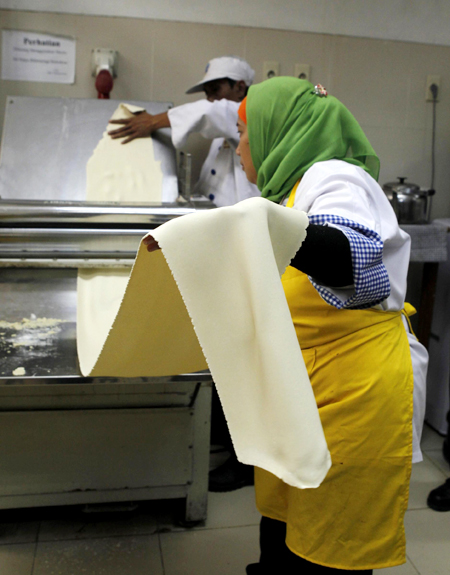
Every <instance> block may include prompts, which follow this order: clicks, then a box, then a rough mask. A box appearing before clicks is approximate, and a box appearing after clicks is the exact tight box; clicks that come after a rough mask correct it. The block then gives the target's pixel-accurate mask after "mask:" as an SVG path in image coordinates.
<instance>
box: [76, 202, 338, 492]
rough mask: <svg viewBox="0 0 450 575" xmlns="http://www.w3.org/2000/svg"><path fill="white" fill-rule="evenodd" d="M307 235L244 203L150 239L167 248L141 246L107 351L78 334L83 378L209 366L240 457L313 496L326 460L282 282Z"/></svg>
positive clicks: (194, 217) (300, 221) (271, 209)
mask: <svg viewBox="0 0 450 575" xmlns="http://www.w3.org/2000/svg"><path fill="white" fill-rule="evenodd" d="M307 225H308V218H307V216H306V214H304V213H303V212H299V211H297V210H289V209H286V208H284V207H281V206H278V205H275V204H273V203H272V202H269V201H267V200H264V199H261V198H251V199H249V200H245V201H243V202H240V203H239V204H236V205H235V206H231V207H225V208H218V209H216V210H211V211H208V212H198V213H194V214H191V215H187V216H183V217H181V218H176V219H174V220H171V221H169V222H167V223H166V224H164V225H162V226H160V227H159V228H157V229H156V230H153V231H152V233H151V235H152V236H153V237H154V238H155V239H156V240H157V241H158V242H159V245H160V247H161V248H162V250H161V251H157V252H153V253H151V254H149V253H148V252H147V251H146V249H145V246H144V245H143V244H141V246H140V248H139V252H138V256H137V258H136V261H135V264H134V267H133V270H132V273H131V276H130V280H129V283H128V286H127V289H126V291H125V295H124V298H123V300H122V303H121V305H120V309H119V311H118V314H117V316H116V318H115V320H114V322H113V323H112V327H111V330H110V331H109V335H108V337H107V338H106V341H105V342H104V345H103V346H101V343H100V342H98V341H96V337H97V336H96V334H94V333H92V332H91V331H90V330H89V329H86V330H84V329H83V328H82V327H81V328H80V332H79V333H80V336H81V337H83V338H84V341H83V342H82V344H81V345H80V346H79V357H80V365H81V369H82V371H83V374H84V375H91V376H127V377H138V376H152V375H161V374H164V375H170V374H176V373H185V372H190V371H196V370H200V369H203V368H205V367H206V362H207V365H208V367H209V369H210V370H211V373H212V376H213V379H214V381H215V384H216V387H217V390H218V393H219V397H220V400H221V402H222V405H223V408H224V412H225V416H226V418H227V422H228V425H229V429H230V433H231V437H232V439H233V443H234V447H235V450H236V454H237V457H238V459H239V460H240V461H242V462H243V463H247V464H250V465H256V466H258V467H262V468H263V469H266V470H268V471H270V472H271V473H273V474H275V475H276V476H278V477H279V478H281V479H282V480H283V481H284V482H286V483H288V484H289V485H293V486H295V487H301V488H304V487H317V486H318V485H319V484H320V483H321V481H322V480H323V478H324V477H325V475H326V473H327V471H328V469H329V467H330V465H331V460H330V455H329V452H328V449H327V445H326V442H325V438H324V435H323V430H322V426H321V423H320V418H319V414H318V409H317V406H316V402H315V399H314V395H313V392H312V388H311V384H310V382H309V378H308V374H307V372H306V368H305V364H304V362H303V358H302V354H301V350H300V347H299V345H298V341H297V337H296V334H295V329H294V326H293V324H292V320H291V317H290V313H289V308H288V306H287V302H286V298H285V296H284V292H283V288H282V285H281V281H280V276H281V274H282V273H283V272H284V270H285V268H286V266H287V265H289V262H290V260H291V258H292V257H293V256H294V254H295V253H296V251H297V250H298V249H299V247H300V245H301V243H302V242H303V240H304V238H305V237H306V227H307ZM95 313H96V312H95V310H94V309H92V310H91V311H90V312H89V314H95ZM79 321H81V322H82V321H83V318H82V317H79ZM97 356H98V357H97ZM205 358H206V361H205Z"/></svg>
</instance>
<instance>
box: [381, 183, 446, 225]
mask: <svg viewBox="0 0 450 575" xmlns="http://www.w3.org/2000/svg"><path fill="white" fill-rule="evenodd" d="M397 179H398V182H388V183H387V184H384V186H383V191H384V193H385V194H386V196H387V198H388V200H389V201H390V203H391V205H392V207H393V209H394V212H395V215H396V216H397V219H398V223H399V224H426V223H428V220H429V217H430V209H431V196H433V195H434V194H435V190H421V189H420V187H419V186H418V185H416V184H411V183H409V182H408V183H406V178H397Z"/></svg>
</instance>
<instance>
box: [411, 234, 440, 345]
mask: <svg viewBox="0 0 450 575" xmlns="http://www.w3.org/2000/svg"><path fill="white" fill-rule="evenodd" d="M400 227H401V228H402V230H404V231H405V232H406V233H408V234H409V235H410V236H411V256H410V261H411V262H422V263H423V272H422V287H421V291H420V304H419V310H418V313H419V325H418V329H417V337H418V338H419V341H420V342H421V343H422V344H423V345H424V346H425V347H426V348H428V344H429V340H430V331H431V321H432V319H433V308H434V299H435V295H436V281H437V274H438V268H439V262H444V261H446V260H447V257H448V254H447V230H446V229H445V228H444V227H442V226H439V225H435V224H423V225H401V226H400Z"/></svg>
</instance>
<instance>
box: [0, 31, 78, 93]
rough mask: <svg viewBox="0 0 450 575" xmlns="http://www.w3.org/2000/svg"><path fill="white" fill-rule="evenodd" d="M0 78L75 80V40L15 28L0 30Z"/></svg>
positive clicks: (58, 82)
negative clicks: (0, 49)
mask: <svg viewBox="0 0 450 575" xmlns="http://www.w3.org/2000/svg"><path fill="white" fill-rule="evenodd" d="M2 80H24V81H28V82H54V83H57V84H73V83H74V82H75V40H72V39H71V38H63V37H62V36H49V35H48V34H38V33H36V32H21V31H18V30H3V31H2Z"/></svg>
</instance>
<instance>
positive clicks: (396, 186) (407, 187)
mask: <svg viewBox="0 0 450 575" xmlns="http://www.w3.org/2000/svg"><path fill="white" fill-rule="evenodd" d="M397 180H398V182H388V183H387V184H384V185H383V190H384V191H385V192H397V194H420V191H421V190H420V187H419V186H418V185H417V184H413V183H411V182H406V180H407V178H404V177H398V178H397Z"/></svg>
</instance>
